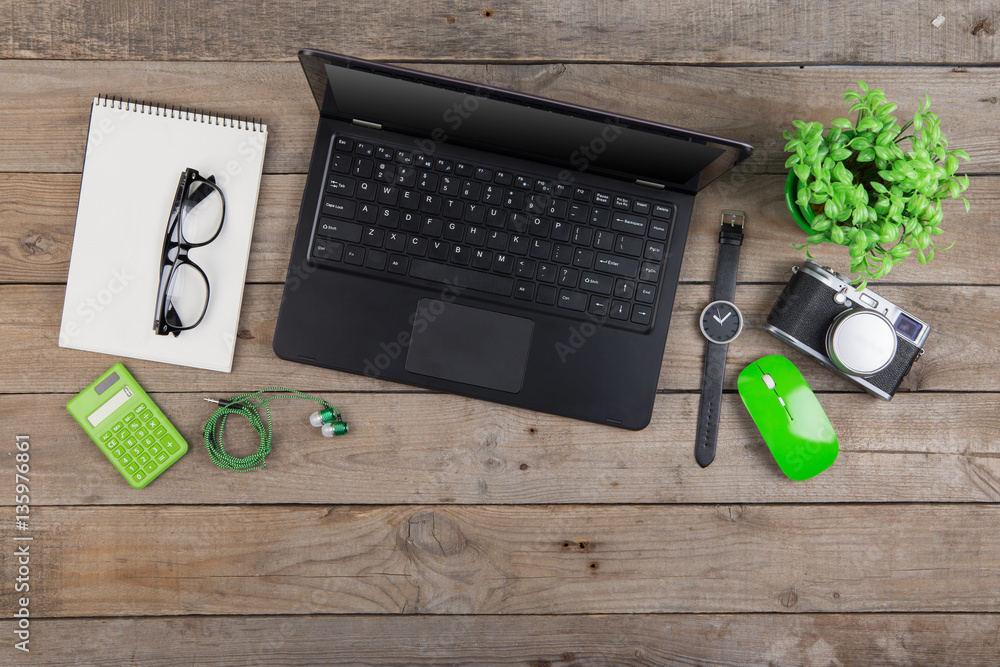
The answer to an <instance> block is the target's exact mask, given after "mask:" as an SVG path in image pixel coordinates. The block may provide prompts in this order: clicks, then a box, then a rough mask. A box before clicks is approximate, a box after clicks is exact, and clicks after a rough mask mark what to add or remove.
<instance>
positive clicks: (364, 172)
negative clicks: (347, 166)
mask: <svg viewBox="0 0 1000 667" xmlns="http://www.w3.org/2000/svg"><path fill="white" fill-rule="evenodd" d="M374 172H375V161H374V160H365V159H363V158H357V159H356V160H355V161H354V168H353V169H351V173H352V174H354V175H355V176H358V177H359V178H371V177H372V174H373V173H374Z"/></svg>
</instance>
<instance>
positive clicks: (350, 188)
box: [326, 176, 357, 197]
mask: <svg viewBox="0 0 1000 667" xmlns="http://www.w3.org/2000/svg"><path fill="white" fill-rule="evenodd" d="M356 183H357V181H355V180H354V179H353V178H344V177H343V176H331V177H330V178H328V179H327V180H326V191H327V192H329V193H330V194H332V195H343V196H345V197H353V196H354V186H355V184H356Z"/></svg>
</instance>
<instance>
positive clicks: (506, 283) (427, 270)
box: [410, 259, 514, 296]
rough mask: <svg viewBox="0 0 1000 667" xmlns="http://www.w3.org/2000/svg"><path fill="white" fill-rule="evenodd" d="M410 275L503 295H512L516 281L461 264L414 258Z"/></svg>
mask: <svg viewBox="0 0 1000 667" xmlns="http://www.w3.org/2000/svg"><path fill="white" fill-rule="evenodd" d="M410 275H411V276H413V277H414V278H423V279H424V280H433V281H434V282H436V283H446V284H448V285H456V286H458V287H464V288H466V289H474V290H479V291H480V292H489V293H490V294H499V295H501V296H510V295H511V293H512V292H513V291H514V281H513V280H512V279H510V278H504V277H503V276H495V275H492V274H489V273H480V272H479V271H471V270H469V269H463V268H461V267H459V266H449V265H448V264H435V263H434V262H428V261H425V260H422V259H414V260H412V261H411V262H410Z"/></svg>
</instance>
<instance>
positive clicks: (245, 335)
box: [236, 329, 253, 340]
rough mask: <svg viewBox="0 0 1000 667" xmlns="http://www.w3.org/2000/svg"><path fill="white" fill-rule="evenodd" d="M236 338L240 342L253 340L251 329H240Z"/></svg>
mask: <svg viewBox="0 0 1000 667" xmlns="http://www.w3.org/2000/svg"><path fill="white" fill-rule="evenodd" d="M236 337H237V338H239V339H240V340H253V334H252V333H250V330H249V329H240V330H239V331H237V332H236Z"/></svg>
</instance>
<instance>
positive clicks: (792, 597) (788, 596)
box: [778, 588, 799, 608]
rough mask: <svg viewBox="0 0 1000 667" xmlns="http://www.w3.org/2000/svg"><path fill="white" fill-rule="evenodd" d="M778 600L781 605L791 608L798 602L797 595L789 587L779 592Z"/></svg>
mask: <svg viewBox="0 0 1000 667" xmlns="http://www.w3.org/2000/svg"><path fill="white" fill-rule="evenodd" d="M778 600H779V601H780V602H781V606H782V607H785V608H791V607H794V606H795V605H797V604H798V603H799V596H798V595H796V594H795V591H793V590H792V589H791V588H789V589H788V590H787V591H785V592H784V593H782V594H781V596H780V597H779V598H778Z"/></svg>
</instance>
